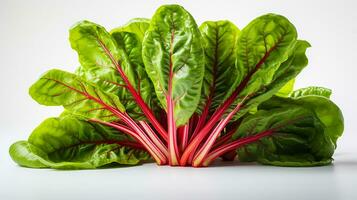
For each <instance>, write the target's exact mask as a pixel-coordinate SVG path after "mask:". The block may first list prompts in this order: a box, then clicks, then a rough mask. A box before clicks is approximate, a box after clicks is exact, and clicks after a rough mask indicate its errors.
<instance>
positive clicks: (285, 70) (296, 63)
mask: <svg viewBox="0 0 357 200" xmlns="http://www.w3.org/2000/svg"><path fill="white" fill-rule="evenodd" d="M308 47H310V44H309V43H308V42H306V41H303V40H298V41H297V42H296V45H295V46H294V49H293V50H292V51H291V52H290V55H289V57H288V59H287V60H286V61H284V62H283V63H281V64H280V66H279V67H278V69H277V70H276V72H275V74H274V76H273V78H272V80H271V83H270V84H269V85H266V86H264V87H262V88H261V89H260V90H258V91H257V92H255V93H254V95H252V96H251V97H250V98H249V100H248V101H247V102H246V103H245V105H244V107H243V108H242V109H241V110H240V111H239V112H238V113H237V114H236V116H235V119H238V118H240V117H241V116H243V115H244V114H245V113H247V112H248V111H251V110H252V109H253V110H254V108H256V107H257V106H258V105H259V104H260V103H262V102H264V101H266V100H268V99H270V98H271V97H272V96H273V95H275V94H277V93H278V92H279V90H280V89H281V88H282V87H284V86H285V85H286V84H287V83H289V81H291V80H292V79H294V78H295V77H296V76H297V75H298V74H299V73H300V72H301V71H302V70H303V69H304V68H305V67H306V65H307V64H308V60H307V57H306V54H305V53H306V49H307V48H308Z"/></svg>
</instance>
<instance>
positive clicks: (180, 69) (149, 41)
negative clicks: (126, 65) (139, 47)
mask: <svg viewBox="0 0 357 200" xmlns="http://www.w3.org/2000/svg"><path fill="white" fill-rule="evenodd" d="M143 60H144V64H145V68H146V71H147V73H148V75H149V77H150V79H151V80H152V82H153V84H154V88H155V92H156V95H157V97H158V100H159V101H160V103H161V105H162V106H163V108H164V109H166V110H167V105H166V104H167V103H166V97H167V96H169V97H171V98H172V100H173V101H174V120H175V122H176V125H177V126H180V125H183V124H185V123H186V122H187V121H188V119H189V118H190V117H191V115H192V114H193V113H194V111H195V110H196V108H197V105H198V102H199V99H200V94H201V86H202V80H203V73H204V52H203V48H202V44H201V35H200V32H199V29H198V27H197V25H196V22H195V21H194V19H193V18H192V16H191V15H190V14H189V13H188V12H187V11H186V10H185V9H184V8H182V7H181V6H178V5H167V6H162V7H160V8H159V9H158V10H157V11H156V13H155V14H154V16H153V17H152V19H151V23H150V27H149V29H148V30H147V32H146V36H145V38H144V41H143ZM169 86H171V87H169Z"/></svg>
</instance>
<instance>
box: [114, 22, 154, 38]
mask: <svg viewBox="0 0 357 200" xmlns="http://www.w3.org/2000/svg"><path fill="white" fill-rule="evenodd" d="M149 26H150V19H146V18H134V19H131V20H130V21H129V22H128V23H127V24H125V25H124V26H121V27H118V28H115V29H113V30H111V31H110V33H111V34H113V33H115V32H129V33H134V34H135V35H137V36H138V39H139V41H140V42H142V41H143V39H144V36H145V33H146V31H147V29H148V28H149Z"/></svg>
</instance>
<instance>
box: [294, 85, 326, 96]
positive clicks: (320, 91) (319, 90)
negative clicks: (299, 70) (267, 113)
mask: <svg viewBox="0 0 357 200" xmlns="http://www.w3.org/2000/svg"><path fill="white" fill-rule="evenodd" d="M331 93H332V91H331V90H330V89H328V88H324V87H307V88H301V89H298V90H295V91H294V92H293V93H291V94H290V97H292V98H299V97H302V96H308V95H317V96H324V97H326V98H330V96H331Z"/></svg>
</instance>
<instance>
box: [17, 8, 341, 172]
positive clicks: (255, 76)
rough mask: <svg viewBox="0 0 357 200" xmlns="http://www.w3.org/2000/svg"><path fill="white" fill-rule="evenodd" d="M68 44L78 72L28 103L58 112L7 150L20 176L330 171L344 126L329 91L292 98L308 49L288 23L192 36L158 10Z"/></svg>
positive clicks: (53, 79)
mask: <svg viewBox="0 0 357 200" xmlns="http://www.w3.org/2000/svg"><path fill="white" fill-rule="evenodd" d="M69 40H70V43H71V47H72V48H73V49H74V50H75V51H76V52H77V54H78V57H79V63H80V67H78V68H77V69H76V71H75V73H74V74H72V73H69V72H64V71H61V70H58V69H53V70H49V71H48V72H46V73H44V74H43V75H42V76H41V77H40V79H39V80H38V81H37V82H35V83H34V84H33V85H32V86H31V88H30V91H29V93H30V95H31V97H32V98H33V99H34V100H35V101H37V102H38V103H39V104H42V105H47V106H63V107H64V111H63V112H62V114H61V115H60V116H59V117H57V118H49V119H47V120H45V121H44V122H43V123H41V124H40V125H39V126H38V127H37V128H36V129H35V130H34V131H33V133H32V134H31V135H30V137H29V139H28V140H27V141H19V142H16V143H14V144H13V145H12V146H11V147H10V155H11V157H12V159H13V160H14V161H15V162H16V163H18V164H19V165H21V166H25V167H33V168H57V169H92V168H98V167H103V166H107V165H111V164H113V163H114V164H115V163H117V164H122V165H135V164H138V163H140V162H141V161H146V160H154V161H155V162H156V163H157V164H158V165H166V164H168V165H171V166H175V165H181V166H188V165H190V166H193V167H203V166H208V165H209V164H210V163H212V162H213V161H214V160H215V159H217V158H218V157H222V158H224V159H228V160H233V159H234V158H235V156H236V154H237V155H238V159H239V160H240V161H255V162H258V163H262V164H269V165H278V166H316V165H326V164H329V163H331V162H332V161H333V158H332V156H333V153H334V151H335V149H336V143H337V140H338V138H339V137H340V136H341V135H342V132H343V127H344V124H343V123H344V122H343V116H342V113H341V111H340V109H339V108H338V106H337V105H336V104H334V103H333V102H332V100H330V99H329V98H330V95H331V90H330V89H327V88H323V87H308V88H301V89H298V90H295V91H293V89H294V83H295V78H296V76H297V75H298V74H299V73H300V72H301V71H302V70H303V69H304V68H305V67H306V66H307V64H308V59H307V57H306V50H307V48H309V47H310V44H309V43H308V42H307V41H305V40H301V39H299V38H298V35H297V31H296V28H295V27H294V25H293V24H292V23H291V22H290V21H289V20H288V19H287V18H286V17H283V16H281V15H277V14H265V15H262V16H260V17H258V18H256V19H254V20H253V21H252V22H250V23H249V24H248V25H247V26H246V27H244V28H243V29H242V30H239V29H238V28H237V26H236V25H235V24H234V23H233V22H230V21H227V20H218V21H206V22H204V23H203V24H202V25H201V26H200V27H198V26H197V24H196V22H195V20H194V18H193V17H192V16H191V14H190V13H189V12H188V11H186V10H185V9H184V8H183V7H181V6H179V5H164V6H161V7H160V8H159V9H158V10H157V11H156V12H155V14H154V15H153V16H152V18H151V19H145V18H135V19H132V20H130V21H129V22H128V23H127V24H125V25H123V26H119V27H118V28H115V29H113V30H111V31H110V32H108V31H106V30H105V28H104V27H102V26H100V25H98V24H95V23H93V22H89V21H81V22H78V23H77V24H75V25H74V26H73V27H71V28H70V30H69Z"/></svg>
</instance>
